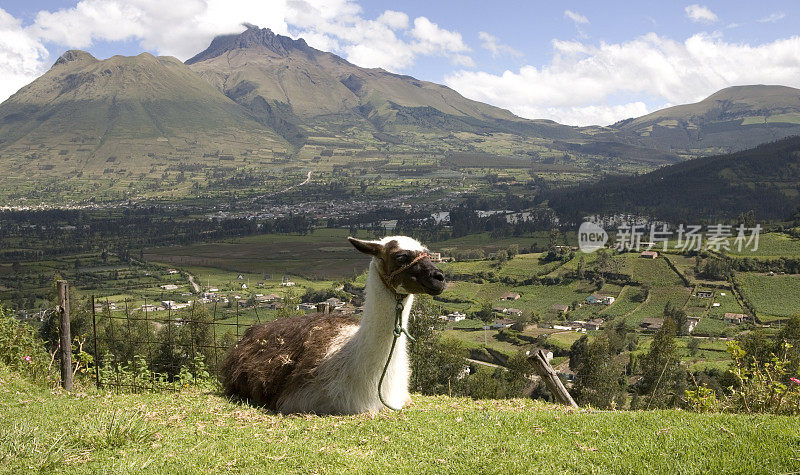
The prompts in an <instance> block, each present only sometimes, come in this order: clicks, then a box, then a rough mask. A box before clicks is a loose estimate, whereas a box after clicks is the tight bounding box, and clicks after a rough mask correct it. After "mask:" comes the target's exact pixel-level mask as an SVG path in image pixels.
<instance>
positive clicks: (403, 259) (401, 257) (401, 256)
mask: <svg viewBox="0 0 800 475" xmlns="http://www.w3.org/2000/svg"><path fill="white" fill-rule="evenodd" d="M394 260H396V261H397V263H398V264H405V263H406V262H408V260H409V259H408V256H407V255H405V254H399V255H397V256H394Z"/></svg>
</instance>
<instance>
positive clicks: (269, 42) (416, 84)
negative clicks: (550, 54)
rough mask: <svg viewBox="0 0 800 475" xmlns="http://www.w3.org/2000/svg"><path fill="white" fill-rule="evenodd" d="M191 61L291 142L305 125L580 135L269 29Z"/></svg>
mask: <svg viewBox="0 0 800 475" xmlns="http://www.w3.org/2000/svg"><path fill="white" fill-rule="evenodd" d="M186 64H187V65H189V66H190V67H191V68H192V69H193V70H194V71H196V72H197V73H199V74H200V76H202V77H203V78H205V79H206V80H207V81H209V82H210V83H211V84H213V85H214V86H216V87H217V88H218V89H219V90H220V91H222V92H223V93H225V94H226V95H227V96H228V97H230V98H231V99H233V100H234V101H236V102H238V103H239V104H242V105H243V106H245V107H247V108H248V109H249V110H251V111H252V112H253V113H255V114H256V115H258V116H259V117H261V118H262V119H263V121H264V122H265V123H267V124H270V125H271V126H273V127H275V128H276V129H277V130H280V131H282V132H283V133H284V136H286V137H287V139H289V140H290V141H294V142H299V141H300V139H299V138H298V137H296V136H295V134H298V133H299V134H302V133H303V132H302V131H301V128H299V127H297V126H298V125H301V124H302V125H308V126H322V127H325V126H329V127H328V128H331V127H330V126H331V125H333V129H340V128H341V127H342V125H344V126H345V127H346V126H347V125H348V124H349V125H357V126H359V127H365V126H366V127H367V128H368V129H371V130H374V131H378V132H392V131H399V130H401V129H402V128H403V127H404V126H412V127H424V128H425V129H426V130H430V129H434V130H439V131H447V132H452V131H459V130H467V131H481V132H496V131H508V132H513V133H520V134H534V135H537V136H543V137H544V136H547V137H553V138H579V137H580V134H579V133H578V132H577V130H576V128H575V127H568V126H564V125H560V124H557V123H555V122H552V121H528V120H524V119H520V118H519V117H516V116H515V115H514V114H512V113H511V112H509V111H507V110H505V109H500V108H498V107H494V106H491V105H488V104H484V103H481V102H477V101H473V100H470V99H466V98H465V97H463V96H462V95H461V94H459V93H457V92H456V91H454V90H452V89H450V88H449V87H446V86H442V85H439V84H435V83H432V82H428V81H421V80H418V79H415V78H413V77H411V76H404V75H399V74H393V73H389V72H387V71H385V70H383V69H370V68H362V67H359V66H356V65H354V64H351V63H349V62H348V61H346V60H344V59H343V58H341V57H339V56H336V55H335V54H332V53H327V52H324V51H320V50H317V49H314V48H312V47H310V46H308V44H306V42H305V41H304V40H303V39H298V40H293V39H291V38H289V37H286V36H282V35H276V34H274V33H273V32H272V31H270V30H269V29H259V28H257V27H252V26H250V27H248V28H247V30H245V31H244V32H243V33H241V34H235V35H225V36H219V37H217V38H215V39H214V40H213V41H212V42H211V45H210V46H209V47H208V49H206V50H205V51H203V52H201V53H199V54H198V55H196V56H195V57H193V58H191V59H189V60H187V61H186Z"/></svg>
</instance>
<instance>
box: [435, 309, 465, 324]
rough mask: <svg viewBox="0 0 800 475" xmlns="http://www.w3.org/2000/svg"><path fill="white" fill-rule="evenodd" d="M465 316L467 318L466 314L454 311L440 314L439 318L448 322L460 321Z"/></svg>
mask: <svg viewBox="0 0 800 475" xmlns="http://www.w3.org/2000/svg"><path fill="white" fill-rule="evenodd" d="M466 318H467V315H466V314H464V313H461V312H459V311H455V312H453V313H449V314H447V315H442V316H440V317H439V320H445V321H448V322H460V321H462V320H465V319H466Z"/></svg>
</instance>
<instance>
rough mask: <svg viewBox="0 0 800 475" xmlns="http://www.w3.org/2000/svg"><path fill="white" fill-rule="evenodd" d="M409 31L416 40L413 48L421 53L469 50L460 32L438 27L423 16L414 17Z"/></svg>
mask: <svg viewBox="0 0 800 475" xmlns="http://www.w3.org/2000/svg"><path fill="white" fill-rule="evenodd" d="M410 33H411V36H413V37H414V38H415V39H416V40H417V42H416V44H415V45H414V49H415V50H417V51H419V52H422V53H427V54H433V53H440V54H446V53H450V52H454V53H459V52H463V51H469V48H468V47H467V45H465V44H464V41H463V40H462V39H461V33H457V32H455V31H449V30H445V29H444V28H440V27H439V25H437V24H436V23H434V22H432V21H430V20H428V19H427V18H425V17H424V16H421V17H417V18H415V19H414V28H413V29H412V30H411V32H410Z"/></svg>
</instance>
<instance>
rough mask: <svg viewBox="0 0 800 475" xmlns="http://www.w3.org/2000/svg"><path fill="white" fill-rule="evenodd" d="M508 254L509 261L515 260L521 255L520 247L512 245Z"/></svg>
mask: <svg viewBox="0 0 800 475" xmlns="http://www.w3.org/2000/svg"><path fill="white" fill-rule="evenodd" d="M506 254H508V258H509V259H513V258H514V257H515V256H516V255H517V254H519V246H518V245H516V244H511V245H510V246H508V249H506Z"/></svg>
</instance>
